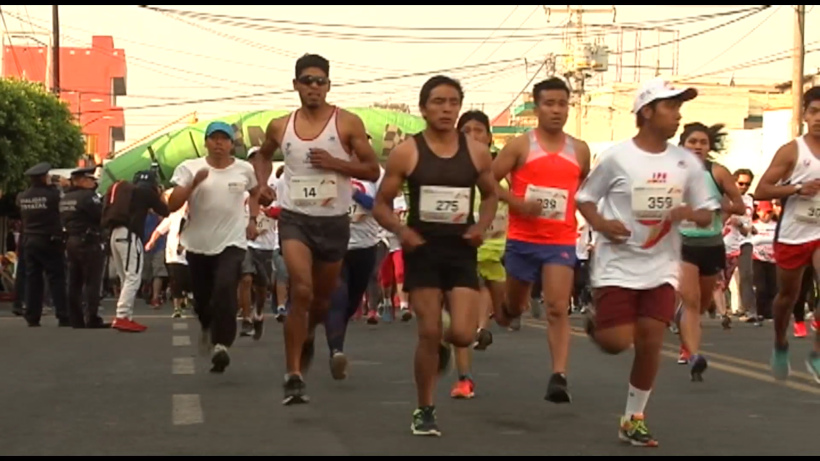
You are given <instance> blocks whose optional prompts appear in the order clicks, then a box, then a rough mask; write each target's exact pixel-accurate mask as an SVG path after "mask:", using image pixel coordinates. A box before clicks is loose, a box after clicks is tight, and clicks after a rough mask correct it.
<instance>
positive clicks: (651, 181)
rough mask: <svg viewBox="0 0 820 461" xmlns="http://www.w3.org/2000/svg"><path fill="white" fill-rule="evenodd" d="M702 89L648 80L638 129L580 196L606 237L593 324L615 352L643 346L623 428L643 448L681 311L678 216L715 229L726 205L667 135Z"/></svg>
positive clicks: (596, 270)
mask: <svg viewBox="0 0 820 461" xmlns="http://www.w3.org/2000/svg"><path fill="white" fill-rule="evenodd" d="M696 96H697V91H696V90H695V89H693V88H688V89H683V90H676V89H674V88H672V87H671V86H670V85H669V84H667V83H665V82H663V81H662V80H653V81H650V82H648V83H646V84H644V85H643V87H642V88H640V89H639V90H638V93H637V96H636V98H635V104H634V106H633V112H634V113H635V114H636V118H637V125H638V134H637V135H636V136H635V137H634V138H632V139H629V140H627V141H624V142H621V143H619V144H616V145H614V146H612V147H610V148H609V149H607V150H606V151H605V152H603V153H602V154H601V156H600V160H599V163H598V165H597V166H596V167H595V169H593V170H592V172H591V173H590V175H589V177H588V178H587V179H586V181H584V184H583V185H582V186H581V189H580V190H579V191H578V193H577V195H576V200H577V202H578V210H579V211H580V212H581V214H582V215H583V216H584V218H585V219H586V220H587V222H588V223H589V225H590V226H592V229H593V230H594V231H596V232H598V233H599V234H600V235H601V237H602V238H599V239H598V242H597V244H596V248H595V251H594V252H593V253H592V257H593V262H592V286H593V289H594V290H595V292H594V298H595V309H596V314H595V319H594V321H593V319H592V317H590V318H589V319H588V323H587V332H588V333H589V334H590V337H591V338H592V339H593V341H595V342H596V343H597V344H598V345H599V346H600V347H601V349H603V350H604V351H605V352H607V353H610V354H618V353H620V352H623V351H625V350H627V349H629V348H630V347H632V346H634V348H635V358H634V359H633V362H632V372H631V374H630V378H629V393H628V394H627V400H626V410H625V414H624V416H623V417H621V421H620V430H619V432H618V435H619V437H620V439H621V440H622V441H624V442H627V443H630V444H632V445H635V446H649V447H655V446H657V445H658V442H657V441H656V440H655V438H654V437H652V434H651V433H650V432H649V430H648V429H647V427H646V424H645V422H644V417H643V413H644V409H645V407H646V403H647V401H648V400H649V394H650V392H651V390H652V387H653V385H654V383H655V376H656V375H657V372H658V366H659V364H660V358H661V347H662V345H663V337H664V333H665V332H666V328H667V326H668V325H669V323H670V322H671V321H672V317H673V316H674V313H675V285H676V284H677V280H678V271H679V270H680V260H681V251H680V248H681V241H680V234H679V232H678V223H680V222H681V221H684V220H688V221H692V222H694V223H695V224H696V225H698V226H701V227H706V226H708V225H709V224H710V223H711V222H712V218H713V213H714V210H717V209H719V208H720V204H719V203H718V202H717V201H716V200H715V199H714V198H713V197H711V196H710V195H709V189H708V188H707V186H706V182H705V180H704V176H703V163H702V162H701V161H700V160H698V158H697V157H695V156H694V155H692V154H691V153H690V152H689V151H687V150H686V149H684V148H682V147H679V146H674V145H672V144H669V142H668V140H669V139H671V138H672V137H673V136H675V133H676V132H677V130H678V126H679V125H680V119H681V115H680V108H681V105H682V104H683V102H684V101H689V100H691V99H694V98H695V97H696ZM599 207H600V210H601V211H600V212H599V211H598V210H599Z"/></svg>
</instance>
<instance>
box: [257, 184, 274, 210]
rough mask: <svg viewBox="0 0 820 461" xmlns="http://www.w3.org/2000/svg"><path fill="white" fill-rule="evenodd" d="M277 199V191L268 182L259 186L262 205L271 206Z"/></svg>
mask: <svg viewBox="0 0 820 461" xmlns="http://www.w3.org/2000/svg"><path fill="white" fill-rule="evenodd" d="M274 200H276V191H275V190H273V188H272V187H270V186H269V185H267V184H263V185H260V186H259V204H260V205H262V206H270V204H271V203H273V201H274Z"/></svg>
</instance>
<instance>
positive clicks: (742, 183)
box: [737, 182, 751, 186]
mask: <svg viewBox="0 0 820 461" xmlns="http://www.w3.org/2000/svg"><path fill="white" fill-rule="evenodd" d="M750 184H751V183H748V182H739V183H737V185H738V186H748V185H750Z"/></svg>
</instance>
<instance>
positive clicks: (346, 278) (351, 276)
mask: <svg viewBox="0 0 820 461" xmlns="http://www.w3.org/2000/svg"><path fill="white" fill-rule="evenodd" d="M379 169H380V170H381V167H380V168H379ZM379 185H380V182H375V183H374V182H371V181H358V180H355V179H354V180H353V204H352V205H350V209H349V210H348V216H349V217H350V242H348V246H347V253H346V254H345V257H344V262H343V264H342V272H341V277H340V283H339V285H338V286H337V287H336V290H335V291H334V292H333V297H332V300H331V305H330V311H329V312H328V314H327V321H326V322H325V336H326V337H327V347H328V349H329V350H330V374H331V376H333V379H336V380H342V379H345V378H347V366H348V361H347V356H346V355H345V353H344V346H345V337H346V336H347V325H348V323H349V322H350V319H351V318H353V315H354V314H355V313H356V310H357V309H358V308H359V306H361V304H362V299H363V298H364V293H365V291H367V285H368V283H370V279H371V277H372V275H373V271H374V270H375V268H376V245H377V244H378V242H379V229H380V227H379V224H378V223H376V220H375V219H373V215H372V210H373V202H374V199H375V197H376V191H377V190H378V188H379Z"/></svg>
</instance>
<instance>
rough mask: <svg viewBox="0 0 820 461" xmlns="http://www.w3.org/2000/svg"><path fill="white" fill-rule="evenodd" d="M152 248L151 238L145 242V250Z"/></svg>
mask: <svg viewBox="0 0 820 461" xmlns="http://www.w3.org/2000/svg"><path fill="white" fill-rule="evenodd" d="M153 249H154V241H153V240H149V241H148V242H146V243H145V251H151V250H153Z"/></svg>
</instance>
